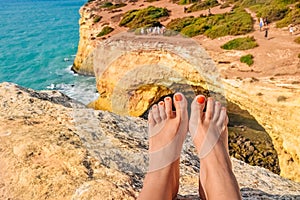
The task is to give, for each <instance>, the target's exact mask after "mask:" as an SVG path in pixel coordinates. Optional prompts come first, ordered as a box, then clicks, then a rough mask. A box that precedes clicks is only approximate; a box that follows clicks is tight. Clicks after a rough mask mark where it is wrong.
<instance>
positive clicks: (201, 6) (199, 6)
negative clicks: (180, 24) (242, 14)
mask: <svg viewBox="0 0 300 200" xmlns="http://www.w3.org/2000/svg"><path fill="white" fill-rule="evenodd" d="M217 5H219V3H218V1H217V0H205V1H198V2H197V3H194V4H193V5H191V6H190V7H188V8H187V12H188V13H189V12H196V11H199V10H206V9H208V8H212V7H215V6H217Z"/></svg>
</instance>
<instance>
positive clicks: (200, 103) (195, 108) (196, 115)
mask: <svg viewBox="0 0 300 200" xmlns="http://www.w3.org/2000/svg"><path fill="white" fill-rule="evenodd" d="M204 103H205V96H203V95H198V96H196V98H194V100H193V102H192V105H191V117H190V119H191V120H192V121H195V120H197V121H196V122H198V121H199V122H200V123H201V122H202V116H203V109H204V106H205V104H204Z"/></svg>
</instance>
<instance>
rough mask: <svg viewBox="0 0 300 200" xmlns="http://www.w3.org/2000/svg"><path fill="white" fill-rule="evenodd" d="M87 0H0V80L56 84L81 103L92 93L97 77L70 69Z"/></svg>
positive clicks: (39, 86)
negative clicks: (80, 20) (83, 8)
mask: <svg viewBox="0 0 300 200" xmlns="http://www.w3.org/2000/svg"><path fill="white" fill-rule="evenodd" d="M85 2H86V1H85V0H0V82H3V81H7V82H14V83H17V84H19V85H21V86H24V87H29V88H33V89H36V90H44V89H58V90H60V91H62V92H64V93H66V94H67V95H69V96H71V97H73V98H75V99H77V100H80V101H82V102H84V103H87V102H89V101H90V100H91V99H93V98H95V95H96V94H95V90H96V89H95V79H94V78H92V77H84V76H78V75H76V74H74V73H73V72H72V71H71V70H70V68H71V65H72V63H73V60H74V58H75V54H76V52H77V45H78V40H79V25H78V20H79V17H80V16H79V9H80V7H81V6H82V5H84V3H85Z"/></svg>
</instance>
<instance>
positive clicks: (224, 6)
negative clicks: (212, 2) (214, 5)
mask: <svg viewBox="0 0 300 200" xmlns="http://www.w3.org/2000/svg"><path fill="white" fill-rule="evenodd" d="M228 7H230V4H229V3H228V2H225V3H223V4H222V5H221V6H220V8H221V9H224V8H228Z"/></svg>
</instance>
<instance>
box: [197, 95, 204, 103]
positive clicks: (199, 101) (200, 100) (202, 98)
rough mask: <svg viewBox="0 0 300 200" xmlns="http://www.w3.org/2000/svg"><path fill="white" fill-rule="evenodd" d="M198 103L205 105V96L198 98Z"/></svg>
mask: <svg viewBox="0 0 300 200" xmlns="http://www.w3.org/2000/svg"><path fill="white" fill-rule="evenodd" d="M197 102H198V103H199V104H203V103H204V102H205V97H203V96H200V97H198V98H197Z"/></svg>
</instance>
